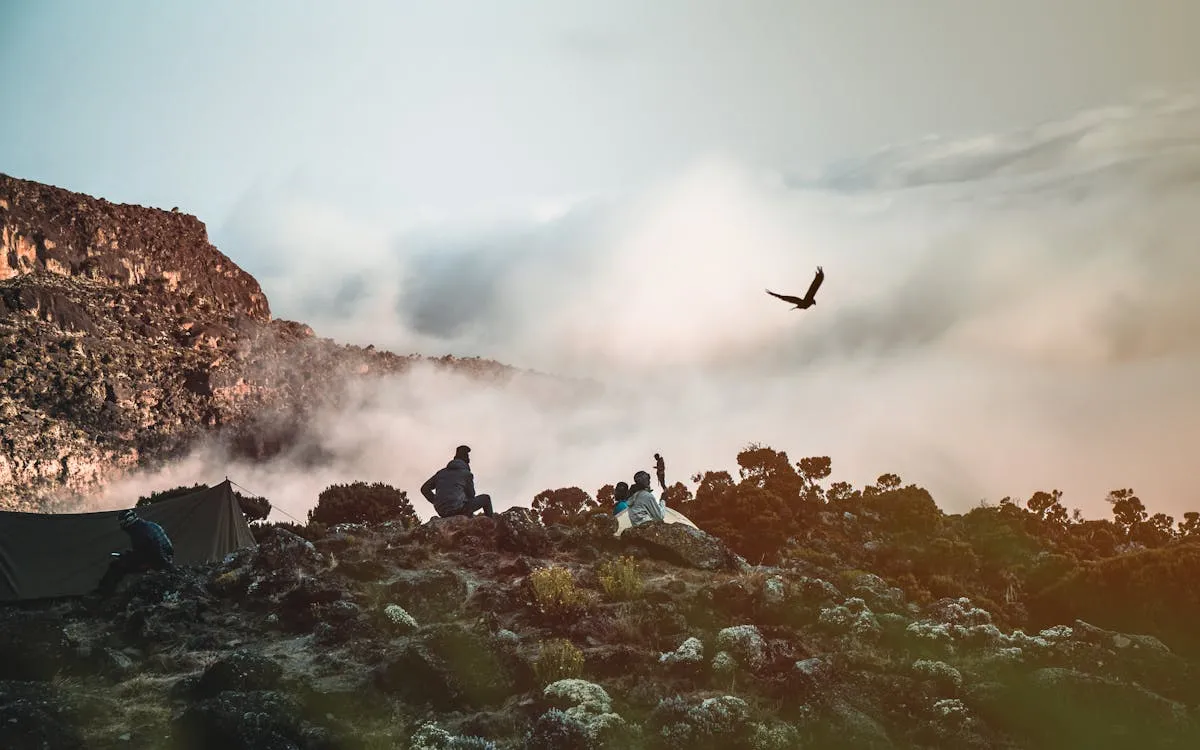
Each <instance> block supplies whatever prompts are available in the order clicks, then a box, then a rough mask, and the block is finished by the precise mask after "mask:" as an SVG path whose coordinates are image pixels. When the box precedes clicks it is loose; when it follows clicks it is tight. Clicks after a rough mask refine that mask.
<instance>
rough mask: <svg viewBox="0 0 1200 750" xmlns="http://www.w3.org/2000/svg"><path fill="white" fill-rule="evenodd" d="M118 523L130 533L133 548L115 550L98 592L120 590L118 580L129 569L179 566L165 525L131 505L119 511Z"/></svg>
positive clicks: (137, 570) (141, 570)
mask: <svg viewBox="0 0 1200 750" xmlns="http://www.w3.org/2000/svg"><path fill="white" fill-rule="evenodd" d="M117 523H119V524H120V525H121V530H122V531H124V532H125V533H126V534H128V535H129V541H130V543H131V545H132V549H127V550H125V551H124V552H122V553H120V554H114V556H113V561H112V562H111V563H109V565H108V571H107V572H105V574H104V577H103V578H101V579H100V585H99V586H98V587H97V588H96V593H97V594H100V595H101V596H109V595H110V594H112V593H113V592H114V591H116V590H117V584H118V583H120V582H121V579H122V578H124V577H125V576H126V575H128V574H129V573H144V572H145V571H147V570H169V569H171V568H174V567H175V547H174V546H173V545H172V544H171V538H170V537H168V536H167V532H165V531H163V527H162V526H159V525H158V524H156V523H154V522H153V521H147V520H145V519H144V518H140V517H139V516H138V514H137V513H136V512H134V511H133V510H128V509H127V510H123V511H121V512H120V513H118V514H117Z"/></svg>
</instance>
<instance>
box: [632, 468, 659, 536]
mask: <svg viewBox="0 0 1200 750" xmlns="http://www.w3.org/2000/svg"><path fill="white" fill-rule="evenodd" d="M630 489H631V490H632V491H633V492H632V494H631V495H630V496H629V500H628V501H627V502H628V503H629V525H630V526H640V525H642V524H644V523H649V522H650V521H665V520H666V512H667V504H666V502H665V501H663V500H659V499H657V498H655V497H654V493H653V492H652V491H651V490H650V474H649V473H648V472H645V471H639V472H638V473H636V474H634V475H633V487H631V488H630Z"/></svg>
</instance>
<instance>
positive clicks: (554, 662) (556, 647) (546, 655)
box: [533, 638, 583, 685]
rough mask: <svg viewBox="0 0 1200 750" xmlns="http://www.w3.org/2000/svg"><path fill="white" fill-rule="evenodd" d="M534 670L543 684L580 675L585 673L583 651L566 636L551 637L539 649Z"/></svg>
mask: <svg viewBox="0 0 1200 750" xmlns="http://www.w3.org/2000/svg"><path fill="white" fill-rule="evenodd" d="M533 671H534V674H536V675H537V678H538V681H539V682H541V684H543V685H548V684H550V683H551V682H555V681H557V680H565V679H569V678H572V677H578V676H579V675H580V674H582V673H583V652H582V651H580V650H579V649H578V648H576V646H575V644H574V643H571V642H570V641H569V640H567V639H565V638H554V639H551V640H549V641H546V642H545V643H543V644H542V647H541V649H539V650H538V655H537V660H536V661H535V662H534V664H533Z"/></svg>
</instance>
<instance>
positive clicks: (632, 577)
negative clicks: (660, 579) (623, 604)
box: [596, 555, 642, 599]
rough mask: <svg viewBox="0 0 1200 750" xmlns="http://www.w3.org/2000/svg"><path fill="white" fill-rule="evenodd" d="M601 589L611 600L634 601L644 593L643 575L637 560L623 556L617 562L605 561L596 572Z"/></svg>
mask: <svg viewBox="0 0 1200 750" xmlns="http://www.w3.org/2000/svg"><path fill="white" fill-rule="evenodd" d="M596 575H597V577H598V578H599V579H600V588H602V589H604V593H605V594H607V595H608V597H609V598H610V599H633V598H634V597H636V596H637V595H638V594H640V593H642V575H641V573H640V572H639V571H638V566H637V560H636V559H634V558H633V557H629V556H626V555H623V556H621V557H618V558H617V559H615V560H605V561H604V562H603V563H601V564H600V568H599V570H598V571H597V572H596Z"/></svg>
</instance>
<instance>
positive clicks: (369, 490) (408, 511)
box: [308, 482, 420, 527]
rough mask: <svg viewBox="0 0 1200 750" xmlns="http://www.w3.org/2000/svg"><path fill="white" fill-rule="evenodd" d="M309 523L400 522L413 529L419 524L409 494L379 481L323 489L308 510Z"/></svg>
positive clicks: (331, 486)
mask: <svg viewBox="0 0 1200 750" xmlns="http://www.w3.org/2000/svg"><path fill="white" fill-rule="evenodd" d="M308 521H309V523H310V524H312V523H314V522H315V523H322V524H325V525H327V526H333V525H335V524H339V523H383V522H384V521H400V522H401V523H402V524H403V525H404V526H406V527H415V526H417V525H419V523H420V520H419V519H418V518H417V514H416V511H414V510H413V507H412V504H411V503H410V502H409V501H408V493H406V492H404V491H403V490H398V489H396V488H395V487H391V486H389V485H386V484H383V483H382V482H374V483H372V484H367V483H366V482H354V483H352V484H334V485H330V486H329V487H326V488H325V489H324V490H323V491H322V492H321V494H320V495H319V496H318V497H317V506H316V507H315V508H313V509H312V510H310V511H308Z"/></svg>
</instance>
